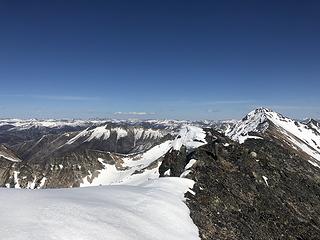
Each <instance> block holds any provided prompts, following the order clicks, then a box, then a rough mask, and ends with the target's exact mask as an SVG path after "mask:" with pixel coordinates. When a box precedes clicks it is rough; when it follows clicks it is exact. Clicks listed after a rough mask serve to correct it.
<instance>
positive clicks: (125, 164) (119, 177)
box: [0, 125, 207, 188]
mask: <svg viewBox="0 0 320 240" xmlns="http://www.w3.org/2000/svg"><path fill="white" fill-rule="evenodd" d="M169 133H170V134H169ZM205 138H206V133H205V131H204V130H203V129H202V128H199V127H195V126H190V125H184V126H182V127H181V128H180V129H179V131H177V132H175V131H174V132H168V131H167V130H166V129H161V130H160V129H149V128H141V127H134V126H130V127H129V126H128V127H122V128H120V127H113V126H109V125H103V126H99V127H93V128H88V129H85V130H83V131H82V132H79V133H72V134H71V133H69V134H67V135H66V134H62V135H58V136H43V137H41V138H40V139H39V140H36V141H30V142H28V143H24V144H22V145H21V146H17V147H16V149H17V152H18V153H20V155H21V156H22V159H23V161H21V162H19V164H9V163H7V165H6V166H7V167H6V170H5V175H3V176H2V181H0V183H1V182H2V185H5V186H7V187H15V188H53V187H79V186H80V187H82V186H98V185H109V184H132V185H137V184H140V183H142V182H145V181H147V180H150V179H156V178H159V176H160V172H159V168H160V166H161V164H162V161H163V159H164V158H165V157H166V155H168V154H170V153H171V152H172V151H175V152H177V153H176V154H179V151H180V149H181V148H182V147H183V150H184V151H191V150H193V149H195V148H197V147H199V146H202V145H204V144H206V143H207V142H206V139H205ZM121 146H124V147H125V148H123V147H121ZM116 150H118V151H116ZM119 151H120V152H119ZM123 152H129V153H125V154H123ZM39 165H41V166H42V167H41V168H39ZM8 168H9V169H8ZM0 180H1V178H0Z"/></svg>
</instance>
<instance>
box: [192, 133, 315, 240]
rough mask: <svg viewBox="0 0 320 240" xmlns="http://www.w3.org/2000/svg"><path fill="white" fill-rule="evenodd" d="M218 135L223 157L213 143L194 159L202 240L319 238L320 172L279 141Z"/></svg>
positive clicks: (195, 209) (195, 210) (196, 209)
mask: <svg viewBox="0 0 320 240" xmlns="http://www.w3.org/2000/svg"><path fill="white" fill-rule="evenodd" d="M215 135H216V136H219V139H218V142H220V143H217V154H214V152H212V150H213V149H214V147H213V146H212V145H213V144H212V142H211V143H209V144H208V145H205V146H202V147H200V148H199V149H197V150H196V151H194V152H192V153H191V154H190V155H192V156H189V158H195V159H198V161H197V163H196V164H195V165H194V166H193V170H192V172H191V173H190V174H189V177H191V178H192V179H194V180H195V181H196V183H195V186H194V188H193V191H194V192H195V195H193V194H190V193H188V194H187V198H188V201H187V204H188V206H189V208H190V210H191V217H192V219H193V220H194V222H195V224H196V225H197V226H198V227H199V230H200V236H201V238H202V239H228V240H232V239H235V240H236V239H262V240H264V239H265V240H267V239H268V240H270V239H319V236H320V227H319V226H320V198H319V196H320V171H319V170H320V169H318V168H316V167H314V166H312V165H311V164H310V163H308V162H307V161H306V160H305V159H301V158H300V157H299V156H298V155H297V154H295V153H294V152H291V151H289V150H287V149H284V148H282V147H281V146H280V145H278V144H276V143H275V142H271V141H266V140H248V141H246V143H245V144H244V145H243V146H242V145H239V144H237V143H234V142H231V141H230V140H228V139H227V138H225V137H223V136H221V135H219V134H218V133H215ZM225 143H228V144H225ZM229 144H230V145H229ZM265 177H266V178H265Z"/></svg>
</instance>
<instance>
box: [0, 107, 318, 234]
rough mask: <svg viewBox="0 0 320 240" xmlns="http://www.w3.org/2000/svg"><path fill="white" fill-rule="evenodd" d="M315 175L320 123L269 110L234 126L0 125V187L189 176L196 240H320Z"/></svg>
mask: <svg viewBox="0 0 320 240" xmlns="http://www.w3.org/2000/svg"><path fill="white" fill-rule="evenodd" d="M319 176H320V123H319V122H318V121H316V120H313V119H308V120H303V121H297V120H293V119H290V118H288V117H285V116H283V115H281V114H279V113H276V112H274V111H272V110H270V109H267V108H258V109H255V110H253V111H252V112H250V113H248V114H247V115H246V116H245V117H244V118H243V119H241V120H239V121H236V120H230V121H193V122H191V121H173V120H172V121H170V120H165V121H162V120H159V121H158V120H146V121H116V120H108V121H104V120H92V121H81V120H72V121H69V120H46V121H45V120H17V119H5V120H0V186H1V187H7V188H29V189H36V188H70V187H84V186H99V185H130V186H132V185H133V186H140V185H141V184H145V183H147V182H148V181H150V180H154V179H158V178H159V177H180V178H189V179H192V180H194V181H195V185H194V187H193V189H192V192H193V193H194V194H191V193H190V192H189V193H187V194H186V197H187V205H188V207H189V209H190V213H191V217H192V219H193V221H194V223H195V224H196V225H197V226H198V228H199V232H200V233H199V234H200V237H201V238H202V239H317V238H316V236H320V229H319V226H320V199H319V196H320V182H319V181H320V180H319V179H320V178H319ZM297 226H301V227H297ZM250 229H255V231H254V232H253V231H252V230H250Z"/></svg>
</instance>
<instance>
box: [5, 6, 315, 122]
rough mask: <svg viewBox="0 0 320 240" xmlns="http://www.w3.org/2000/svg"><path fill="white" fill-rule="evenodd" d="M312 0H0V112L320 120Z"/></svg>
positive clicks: (11, 114) (16, 114) (12, 114)
mask: <svg viewBox="0 0 320 240" xmlns="http://www.w3.org/2000/svg"><path fill="white" fill-rule="evenodd" d="M319 12H320V1H295V0H288V1H279V0H277V1H258V0H253V1H238V0H236V1H228V0H226V1H206V0H202V1H196V0H194V1H185V0H181V1H178V0H176V1H174V0H170V1H167V0H161V1H160V0H158V1H155V0H154V1H153V0H146V1H138V0H137V1H132V0H127V1H125V0H121V1H116V0H114V1H111V0H108V1H103V0H101V1H99V0H95V1H91V0H87V1H81V0H74V1H72V0H69V1H67V0H61V1H32V0H30V1H23V0H21V1H15V0H1V1H0V117H22V118H29V117H37V118H49V117H56V118H89V117H112V118H127V117H130V118H176V119H225V118H239V117H241V116H242V115H244V114H245V113H246V112H247V111H249V110H251V109H252V108H254V107H257V106H268V107H271V108H274V109H275V110H277V111H280V112H283V113H285V114H287V115H289V116H291V117H297V118H302V117H305V116H311V117H318V118H320V104H319V103H320V93H319V92H320V14H319Z"/></svg>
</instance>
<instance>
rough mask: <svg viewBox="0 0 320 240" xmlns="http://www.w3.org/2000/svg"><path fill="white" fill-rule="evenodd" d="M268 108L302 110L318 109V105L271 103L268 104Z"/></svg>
mask: <svg viewBox="0 0 320 240" xmlns="http://www.w3.org/2000/svg"><path fill="white" fill-rule="evenodd" d="M269 108H271V109H280V110H300V109H302V110H304V109H308V110H316V109H320V107H319V106H297V105H271V106H269Z"/></svg>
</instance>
